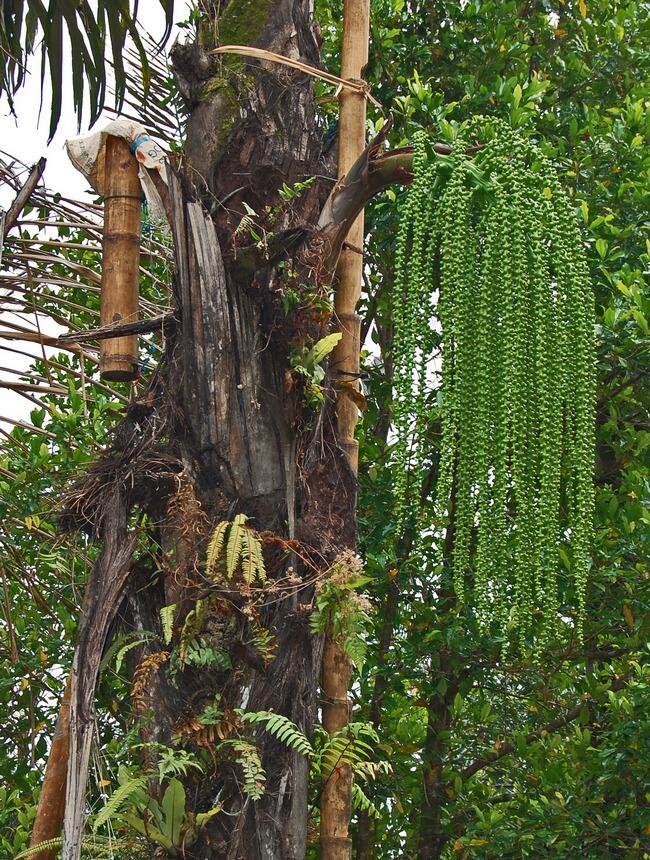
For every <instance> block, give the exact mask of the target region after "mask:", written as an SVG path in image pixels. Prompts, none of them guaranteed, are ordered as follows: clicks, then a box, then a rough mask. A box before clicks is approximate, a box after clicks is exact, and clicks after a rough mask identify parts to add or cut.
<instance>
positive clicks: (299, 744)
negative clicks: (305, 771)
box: [238, 711, 314, 758]
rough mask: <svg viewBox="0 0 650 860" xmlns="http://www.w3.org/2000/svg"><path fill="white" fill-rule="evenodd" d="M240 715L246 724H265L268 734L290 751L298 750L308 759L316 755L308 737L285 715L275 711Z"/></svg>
mask: <svg viewBox="0 0 650 860" xmlns="http://www.w3.org/2000/svg"><path fill="white" fill-rule="evenodd" d="M238 713H239V716H240V718H241V720H242V722H244V723H250V724H251V725H259V724H260V723H263V724H265V728H266V730H267V732H268V733H269V734H270V735H272V736H273V737H274V738H277V739H278V740H279V741H280V742H281V743H283V744H284V745H285V746H287V747H289V749H293V750H296V752H299V753H302V755H304V756H307V757H308V758H311V757H312V756H313V755H314V748H313V747H312V745H311V743H310V742H309V739H308V738H307V736H306V735H305V734H304V733H303V732H301V731H300V729H299V728H298V726H297V725H296V724H295V723H294V722H292V721H291V720H290V719H289V717H285V716H284V714H275V713H273V711H249V712H248V713H243V712H242V711H238Z"/></svg>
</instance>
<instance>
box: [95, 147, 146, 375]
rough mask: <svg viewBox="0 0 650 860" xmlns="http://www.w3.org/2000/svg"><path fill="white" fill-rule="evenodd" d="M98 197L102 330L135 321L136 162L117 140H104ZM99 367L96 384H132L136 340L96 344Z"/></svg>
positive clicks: (137, 261)
mask: <svg viewBox="0 0 650 860" xmlns="http://www.w3.org/2000/svg"><path fill="white" fill-rule="evenodd" d="M104 191H105V196H104V237H103V240H102V291H101V307H100V318H101V324H102V325H103V326H104V325H110V324H111V323H120V322H135V321H136V320H137V319H138V300H139V290H138V278H139V270H140V206H141V201H142V188H141V187H140V179H139V178H138V162H137V161H136V159H135V158H134V156H133V155H131V150H130V148H129V144H128V143H127V141H126V140H124V139H123V138H121V137H113V136H109V137H107V138H106V161H105V167H104ZM99 367H100V375H101V378H102V379H108V380H113V381H116V382H130V381H131V380H134V379H136V378H137V376H138V338H137V335H126V336H122V337H114V338H109V339H107V340H102V342H101V353H100V363H99Z"/></svg>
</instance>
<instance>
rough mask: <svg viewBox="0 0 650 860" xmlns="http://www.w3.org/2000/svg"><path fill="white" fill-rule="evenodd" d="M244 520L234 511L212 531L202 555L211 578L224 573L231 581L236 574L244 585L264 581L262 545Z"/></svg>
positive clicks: (207, 573)
mask: <svg viewBox="0 0 650 860" xmlns="http://www.w3.org/2000/svg"><path fill="white" fill-rule="evenodd" d="M247 520H248V517H247V516H246V514H237V515H236V516H235V517H234V519H233V520H232V522H230V521H229V520H222V522H220V523H219V524H218V525H217V526H216V528H215V529H214V531H213V532H212V535H211V537H210V541H209V543H208V549H207V552H206V558H205V572H206V575H207V576H208V577H210V578H211V579H216V580H218V579H219V578H220V574H222V575H223V574H225V577H226V578H227V579H230V580H232V579H234V578H235V577H236V576H237V575H238V574H239V575H240V576H241V577H242V579H243V581H244V583H245V585H246V587H247V588H250V587H251V586H252V585H253V584H254V583H255V582H258V583H259V584H260V585H263V584H264V583H265V582H266V567H265V565H264V554H263V552H262V544H261V542H260V540H259V538H258V537H257V535H256V534H255V532H254V531H253V529H251V528H249V527H248V526H247V525H246V521H247Z"/></svg>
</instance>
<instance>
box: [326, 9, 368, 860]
mask: <svg viewBox="0 0 650 860" xmlns="http://www.w3.org/2000/svg"><path fill="white" fill-rule="evenodd" d="M369 38H370V2H369V0H345V2H344V7H343V45H342V48H341V77H342V78H345V79H347V80H360V79H361V78H362V75H363V70H364V68H365V66H366V64H367V62H368V42H369ZM339 100H340V113H339V153H338V154H339V163H338V174H339V177H343V176H345V175H346V174H347V172H348V171H349V170H350V168H351V167H352V165H353V164H354V162H355V161H356V160H357V158H358V157H359V156H360V155H361V153H362V152H363V151H364V149H365V144H366V99H365V96H364V95H363V92H362V91H359V92H357V91H354V90H351V89H349V88H345V87H344V88H343V89H342V90H341V93H340V96H339ZM336 275H337V286H336V293H335V297H334V309H335V312H336V318H337V321H338V325H339V327H340V330H341V333H342V335H343V336H342V337H341V340H340V341H339V343H338V344H337V347H336V349H335V351H334V354H333V356H332V368H333V369H334V371H335V373H336V375H337V377H338V380H339V381H340V382H343V383H346V384H350V385H353V386H354V387H358V385H359V382H358V376H359V352H360V347H361V343H360V337H361V336H360V331H361V320H360V317H359V316H358V314H357V312H356V308H357V303H358V301H359V298H360V296H361V283H362V278H363V210H362V211H361V213H360V215H359V216H358V217H357V219H356V221H355V222H354V223H353V224H352V227H351V228H350V230H349V232H348V235H347V241H346V242H345V243H344V245H343V249H342V251H341V256H340V258H339V263H338V266H337V270H336ZM357 418H358V409H357V406H356V404H355V403H354V401H353V399H352V398H350V397H339V398H338V400H337V404H336V423H337V431H338V432H337V436H338V441H339V444H340V445H341V447H342V448H343V450H344V451H345V453H346V455H347V457H348V460H349V462H350V466H351V468H352V470H353V472H354V473H355V474H356V473H357V469H358V464H359V443H358V442H357V440H356V439H355V438H354V431H355V427H356V424H357ZM351 675H352V664H351V662H350V658H349V657H348V656H347V654H346V653H345V651H344V650H343V648H342V647H341V644H340V642H339V641H338V640H337V639H335V638H334V637H333V636H332V635H331V634H330V633H328V635H326V637H325V646H324V652H323V726H324V727H325V729H326V730H327V731H328V732H329V733H330V734H332V733H334V732H338V731H340V730H341V729H343V728H345V726H346V725H347V724H348V723H349V721H350V712H351V705H350V702H349V699H348V687H349V684H350V678H351ZM351 791H352V772H351V768H350V766H349V765H340V766H338V767H336V768H335V769H334V771H333V773H332V774H331V775H330V777H329V779H328V780H327V781H326V782H325V784H324V785H323V788H322V792H321V805H320V815H321V820H320V856H321V860H350V857H351V854H352V840H351V839H350V838H349V836H348V828H349V823H350V812H351Z"/></svg>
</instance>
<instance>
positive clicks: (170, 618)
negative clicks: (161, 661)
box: [160, 603, 176, 645]
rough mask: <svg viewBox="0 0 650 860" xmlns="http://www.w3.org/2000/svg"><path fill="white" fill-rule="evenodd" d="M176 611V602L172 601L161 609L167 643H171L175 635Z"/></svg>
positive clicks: (164, 637)
mask: <svg viewBox="0 0 650 860" xmlns="http://www.w3.org/2000/svg"><path fill="white" fill-rule="evenodd" d="M175 612H176V604H175V603H170V604H169V605H168V606H163V607H162V608H161V610H160V620H161V622H162V628H163V639H164V640H165V645H169V643H170V642H171V641H172V636H173V635H174V613H175Z"/></svg>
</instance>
